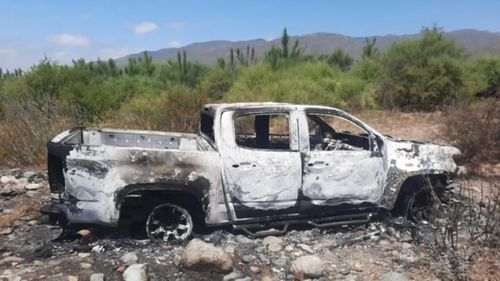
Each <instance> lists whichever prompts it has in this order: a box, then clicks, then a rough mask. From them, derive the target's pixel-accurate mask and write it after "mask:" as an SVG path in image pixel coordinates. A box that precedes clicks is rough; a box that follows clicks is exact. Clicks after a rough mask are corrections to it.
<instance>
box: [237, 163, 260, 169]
mask: <svg viewBox="0 0 500 281" xmlns="http://www.w3.org/2000/svg"><path fill="white" fill-rule="evenodd" d="M232 166H233V168H238V167H240V166H242V167H243V166H245V167H250V166H251V167H252V168H253V167H257V164H255V163H251V162H241V163H239V164H237V163H235V164H233V165H232Z"/></svg>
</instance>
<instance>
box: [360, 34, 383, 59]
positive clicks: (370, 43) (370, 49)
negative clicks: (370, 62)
mask: <svg viewBox="0 0 500 281" xmlns="http://www.w3.org/2000/svg"><path fill="white" fill-rule="evenodd" d="M376 43H377V38H375V37H373V38H372V39H371V40H370V39H368V38H365V46H364V47H363V53H362V54H361V58H363V59H373V58H376V57H378V56H379V55H380V51H379V50H378V48H377V47H376V46H375V44H376Z"/></svg>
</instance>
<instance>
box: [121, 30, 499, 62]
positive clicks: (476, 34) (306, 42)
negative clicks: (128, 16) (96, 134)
mask: <svg viewBox="0 0 500 281" xmlns="http://www.w3.org/2000/svg"><path fill="white" fill-rule="evenodd" d="M444 35H445V36H446V37H448V38H451V39H453V40H455V41H456V42H457V44H458V45H459V46H461V47H463V48H464V49H465V50H467V51H468V52H470V53H471V54H496V55H500V33H498V32H490V31H481V30H475V29H461V30H455V31H450V32H445V33H444ZM419 36H420V34H408V35H381V36H370V37H369V38H376V39H377V41H376V46H377V47H378V48H379V49H380V50H381V51H382V52H383V51H385V50H386V49H387V48H388V47H389V46H390V45H391V44H392V43H395V42H400V41H402V40H405V39H412V38H418V37H419ZM295 40H299V44H300V45H299V46H300V48H301V49H302V50H303V51H304V53H310V54H311V53H312V54H317V55H319V54H327V53H331V52H333V51H334V50H335V49H337V48H341V49H343V50H344V51H346V52H347V53H349V54H350V55H351V56H353V57H355V58H358V57H359V56H360V54H361V52H362V49H363V46H364V45H365V37H351V36H346V35H341V34H336V33H324V32H318V33H311V34H306V35H300V36H291V37H290V42H291V44H290V45H293V42H294V41H295ZM280 44H281V39H280V38H277V39H274V40H264V39H254V40H247V41H223V40H216V41H207V42H200V43H193V44H189V45H186V46H184V47H181V48H165V49H159V50H148V53H149V54H150V55H151V56H152V58H153V61H154V62H161V61H167V60H176V59H177V52H178V51H179V50H186V52H187V57H188V60H190V61H195V62H199V63H202V64H206V65H213V64H215V63H216V61H217V58H220V57H224V58H227V57H228V56H229V52H230V49H231V48H232V49H237V48H239V49H241V50H242V51H244V50H246V48H247V46H250V47H253V48H254V49H255V54H256V57H257V58H262V57H263V56H264V54H265V52H266V51H268V50H269V49H270V48H271V47H272V46H279V45H280ZM142 56H143V52H141V53H136V54H130V55H127V56H125V57H122V58H119V59H117V64H118V65H125V64H126V63H127V61H128V58H136V57H142Z"/></svg>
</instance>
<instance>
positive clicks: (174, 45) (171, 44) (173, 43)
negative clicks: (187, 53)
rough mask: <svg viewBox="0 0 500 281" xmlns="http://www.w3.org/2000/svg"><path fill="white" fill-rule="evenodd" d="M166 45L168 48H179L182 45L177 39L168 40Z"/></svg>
mask: <svg viewBox="0 0 500 281" xmlns="http://www.w3.org/2000/svg"><path fill="white" fill-rule="evenodd" d="M167 47H168V48H180V47H182V44H181V42H179V41H170V42H168V44H167Z"/></svg>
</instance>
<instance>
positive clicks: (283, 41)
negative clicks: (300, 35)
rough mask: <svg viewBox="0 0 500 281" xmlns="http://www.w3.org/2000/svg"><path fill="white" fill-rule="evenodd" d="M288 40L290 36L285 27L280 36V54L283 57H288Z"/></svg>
mask: <svg viewBox="0 0 500 281" xmlns="http://www.w3.org/2000/svg"><path fill="white" fill-rule="evenodd" d="M289 40H290V37H289V36H288V33H287V31H286V27H285V29H284V30H283V35H282V36H281V56H282V57H283V58H285V59H286V58H288V41H289Z"/></svg>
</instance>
